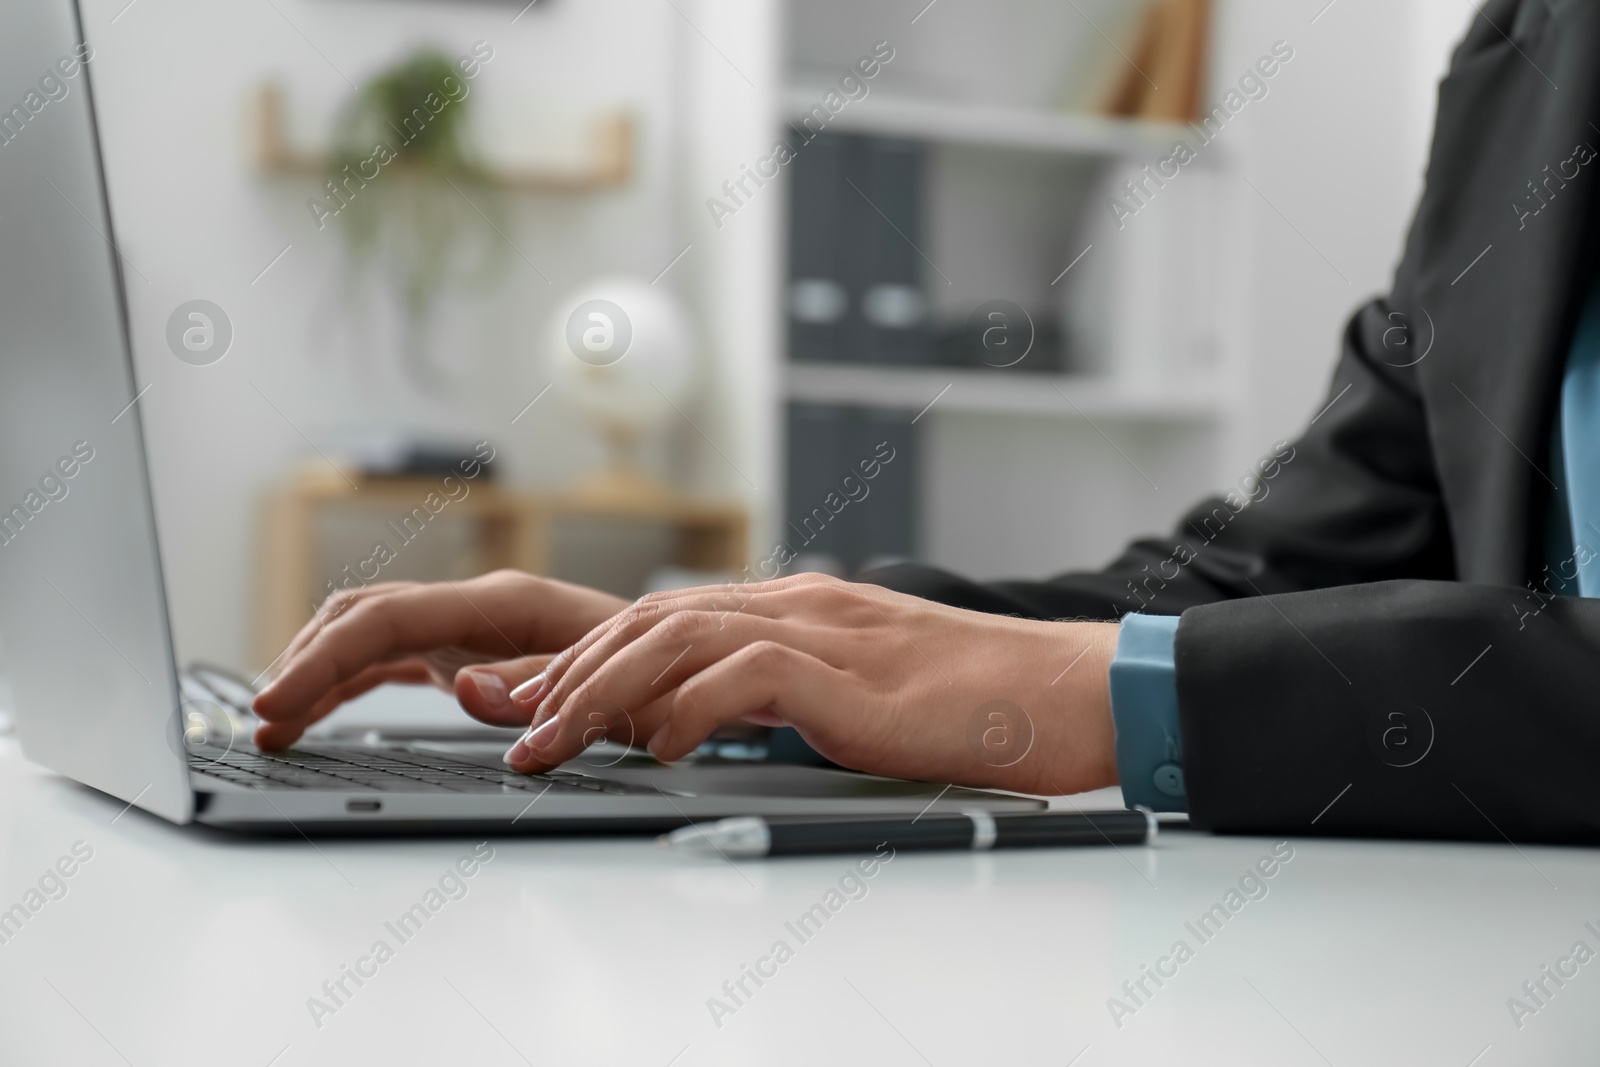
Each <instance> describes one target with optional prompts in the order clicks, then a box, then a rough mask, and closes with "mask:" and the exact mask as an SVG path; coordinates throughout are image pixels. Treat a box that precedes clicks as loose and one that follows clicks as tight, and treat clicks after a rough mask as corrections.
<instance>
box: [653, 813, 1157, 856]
mask: <svg viewBox="0 0 1600 1067" xmlns="http://www.w3.org/2000/svg"><path fill="white" fill-rule="evenodd" d="M1155 837H1156V817H1155V814H1154V813H1152V812H1150V811H1148V810H1146V809H1144V808H1140V809H1138V810H1136V811H1094V812H1067V811H1052V812H1042V813H1039V814H1024V815H993V814H991V813H989V812H987V811H964V812H961V813H959V814H956V815H930V816H926V817H923V818H917V819H850V820H840V821H829V822H816V821H798V820H781V821H768V820H766V819H763V818H759V817H757V816H745V817H742V818H737V819H721V820H719V821H717V822H714V823H708V824H705V825H694V826H684V827H681V828H680V829H677V830H674V831H672V832H671V833H670V834H665V835H663V836H661V837H659V838H657V839H656V843H657V844H658V845H661V846H662V847H663V848H669V849H673V850H675V851H683V852H720V853H722V854H723V855H727V856H803V855H817V854H820V853H827V852H873V851H876V850H877V849H878V848H879V847H881V846H882V845H884V844H888V845H890V846H891V847H893V848H894V849H896V850H900V851H915V850H918V849H971V850H972V851H974V852H982V851H985V850H987V849H991V848H1042V847H1054V846H1059V845H1144V844H1149V843H1150V842H1151V841H1154V840H1155Z"/></svg>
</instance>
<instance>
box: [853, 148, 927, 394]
mask: <svg viewBox="0 0 1600 1067" xmlns="http://www.w3.org/2000/svg"><path fill="white" fill-rule="evenodd" d="M850 141H851V142H852V143H851V144H850V146H849V152H848V154H847V156H846V160H847V162H846V166H845V175H846V177H847V178H848V179H849V182H850V185H847V186H846V193H847V194H848V195H849V197H850V198H851V199H850V201H849V204H850V211H851V214H852V215H853V218H854V224H853V225H852V226H851V227H850V236H851V239H852V245H851V246H850V247H849V251H848V253H847V254H848V255H849V258H850V262H851V263H852V265H853V266H854V270H852V271H851V272H850V281H851V292H850V298H851V299H850V310H849V316H848V321H849V324H850V332H851V334H852V336H851V346H850V347H851V349H852V350H853V352H854V354H855V359H856V360H858V361H860V362H863V363H891V364H900V365H916V364H925V363H927V362H929V360H930V359H931V357H932V346H931V344H930V331H929V312H930V304H929V300H928V294H927V287H926V283H925V272H926V271H927V270H929V269H930V268H928V265H927V262H926V261H925V260H924V259H923V258H922V253H921V252H919V251H918V249H919V248H921V247H922V246H923V245H924V244H925V243H926V240H925V237H924V230H925V226H924V205H923V166H924V149H923V146H922V145H921V144H920V143H918V142H916V141H906V140H897V139H891V138H884V137H854V138H850ZM851 186H853V188H852V187H851Z"/></svg>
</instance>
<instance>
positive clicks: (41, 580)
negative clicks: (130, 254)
mask: <svg viewBox="0 0 1600 1067" xmlns="http://www.w3.org/2000/svg"><path fill="white" fill-rule="evenodd" d="M81 26H82V23H81V19H80V17H79V13H78V11H77V9H76V5H75V4H74V3H73V2H72V0H29V2H28V3H7V4H4V5H0V640H3V648H4V663H3V665H0V669H3V670H4V672H5V674H6V676H7V677H8V678H9V680H10V682H11V686H12V691H13V694H14V697H15V701H16V721H17V732H18V736H19V738H20V740H21V742H22V747H23V750H24V752H25V753H26V754H27V755H28V756H29V757H30V758H32V759H34V760H36V761H37V762H40V763H42V764H44V765H46V766H48V767H50V768H52V769H54V770H56V771H59V772H61V773H62V774H65V775H68V776H70V777H72V778H75V779H77V780H78V781H81V782H84V783H86V784H88V785H92V786H95V787H96V788H98V789H102V790H104V791H106V792H108V793H111V794H113V795H114V796H118V797H121V798H123V799H124V800H128V801H135V800H136V798H137V800H136V802H137V803H138V804H139V805H140V806H141V807H144V808H147V809H149V810H151V811H154V812H156V813H158V814H160V815H163V816H166V817H167V818H169V819H175V820H178V821H186V820H187V819H188V818H189V817H190V816H191V814H192V808H193V802H192V794H191V792H190V789H189V785H188V776H187V771H186V768H185V761H184V759H183V756H182V752H183V750H182V746H181V742H180V739H179V731H178V717H177V712H176V705H177V684H176V678H175V672H174V669H173V659H172V648H171V638H170V633H169V629H168V625H167V614H166V601H165V597H164V593H163V587H162V580H161V568H160V561H159V558H158V554H157V547H156V539H155V527H154V522H153V518H152V515H151V505H150V493H149V486H148V476H147V472H146V469H145V457H144V449H143V437H142V431H141V428H140V421H139V406H138V404H136V403H134V402H133V401H134V398H135V395H136V393H137V388H136V386H135V383H134V381H133V374H132V368H131V365H130V361H129V348H128V338H127V333H126V329H125V324H126V316H125V311H124V306H123V300H122V289H121V286H122V280H123V264H121V263H119V254H118V253H117V251H116V249H115V245H114V242H115V241H116V235H115V233H113V231H112V227H111V219H110V213H109V210H108V208H107V203H106V197H105V188H104V182H103V177H102V172H101V163H100V153H99V147H98V143H97V137H96V130H95V120H94V108H93V101H92V97H91V93H90V82H91V79H92V77H93V75H94V69H95V64H94V53H93V50H92V48H91V47H90V46H91V45H92V42H89V43H85V42H84V38H83V32H82V28H81Z"/></svg>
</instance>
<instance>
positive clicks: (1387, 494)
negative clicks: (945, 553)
mask: <svg viewBox="0 0 1600 1067" xmlns="http://www.w3.org/2000/svg"><path fill="white" fill-rule="evenodd" d="M1502 31H1503V32H1502ZM1597 57H1600V4H1595V3H1590V2H1582V0H1490V2H1489V3H1487V4H1484V5H1483V14H1482V15H1481V16H1480V17H1477V18H1475V19H1474V22H1473V24H1472V27H1471V29H1470V30H1469V32H1468V35H1467V37H1466V39H1465V40H1464V41H1463V42H1462V43H1461V45H1460V46H1459V47H1458V48H1457V50H1456V53H1455V56H1454V59H1453V61H1452V63H1451V67H1450V72H1449V74H1448V76H1447V77H1446V78H1445V79H1444V81H1443V82H1442V83H1441V84H1440V87H1439V112H1438V123H1437V126H1436V130H1435V134H1434V141H1433V148H1432V156H1431V159H1430V161H1429V164H1428V170H1427V182H1426V187H1425V190H1424V193H1423V196H1422V200H1421V202H1420V204H1419V206H1418V208H1417V212H1416V216H1415V218H1414V219H1413V221H1412V225H1411V231H1410V234H1409V236H1408V238H1407V241H1406V246H1405V253H1404V256H1403V258H1402V260H1401V262H1400V265H1399V267H1398V268H1397V270H1396V273H1395V279H1394V288H1393V292H1392V293H1391V294H1390V295H1389V297H1388V298H1387V299H1382V300H1375V301H1373V302H1372V303H1371V304H1368V305H1366V306H1365V307H1363V308H1361V309H1360V310H1359V311H1357V312H1356V314H1355V315H1354V317H1353V318H1352V319H1351V320H1350V323H1349V325H1348V327H1347V328H1346V330H1345V333H1344V343H1343V352H1342V354H1341V356H1340V359H1339V362H1338V365H1337V367H1336V369H1335V370H1334V374H1333V381H1332V384H1331V386H1330V389H1329V392H1328V395H1327V398H1326V400H1325V401H1324V403H1325V404H1326V405H1327V406H1326V408H1325V409H1324V410H1322V411H1321V414H1320V415H1319V416H1318V417H1316V418H1315V420H1314V421H1313V422H1312V424H1311V425H1310V426H1309V427H1308V428H1307V429H1306V431H1305V434H1304V436H1303V437H1301V438H1300V439H1299V440H1298V441H1296V442H1294V443H1293V449H1294V451H1293V453H1292V458H1290V459H1289V461H1288V462H1287V463H1283V462H1281V461H1280V465H1279V466H1278V467H1276V468H1269V470H1268V473H1270V474H1271V475H1272V477H1271V479H1270V480H1269V481H1267V483H1266V485H1267V487H1268V491H1267V493H1266V495H1265V496H1263V497H1261V498H1260V499H1259V501H1258V502H1256V503H1253V504H1251V505H1250V506H1249V507H1245V508H1243V509H1242V510H1239V511H1237V513H1235V507H1237V505H1238V502H1239V501H1238V496H1237V495H1236V496H1235V497H1234V499H1233V500H1232V501H1231V502H1230V501H1225V500H1223V499H1221V498H1218V499H1212V500H1207V501H1205V502H1204V503H1202V504H1200V505H1199V506H1198V507H1197V508H1195V509H1194V510H1193V511H1192V512H1191V513H1190V514H1189V515H1188V516H1186V517H1185V518H1184V519H1183V520H1182V521H1181V522H1180V523H1179V524H1178V527H1177V530H1176V531H1175V532H1174V534H1173V535H1172V536H1171V537H1168V538H1162V539H1153V540H1145V541H1139V542H1136V543H1134V544H1133V545H1131V546H1130V547H1129V548H1128V549H1127V551H1126V553H1125V554H1124V555H1122V556H1121V557H1120V558H1119V559H1117V560H1116V561H1115V562H1114V563H1112V564H1111V565H1110V566H1109V567H1108V568H1106V569H1105V570H1104V571H1101V572H1099V573H1094V574H1065V575H1061V576H1058V577H1056V578H1052V579H1050V580H1048V581H1043V582H998V583H993V584H988V585H980V584H976V583H973V582H968V581H966V580H963V579H960V578H957V577H955V576H952V575H949V574H946V573H943V572H940V571H937V570H934V569H932V568H926V567H916V566H902V567H896V568H890V569H887V570H884V571H879V572H876V573H874V574H872V575H870V576H869V578H868V580H870V581H875V582H878V583H880V584H883V585H887V586H890V587H892V588H897V589H900V590H902V591H905V592H911V593H916V594H918V595H921V596H926V597H928V598H930V599H934V600H939V601H942V602H945V603H949V604H954V605H958V606H962V607H967V608H972V609H976V610H980V611H988V612H1000V613H1010V614H1017V615H1023V616H1029V617H1036V618H1068V617H1081V618H1092V619H1107V620H1109V619H1115V618H1118V617H1120V616H1121V615H1123V614H1125V613H1127V612H1129V611H1136V610H1144V611H1147V612H1150V613H1154V614H1179V613H1181V614H1182V617H1183V618H1182V622H1181V623H1180V625H1179V627H1178V637H1177V685H1178V697H1179V705H1180V715H1181V719H1182V724H1183V744H1184V765H1185V777H1186V781H1187V787H1188V794H1189V806H1190V814H1191V817H1192V819H1193V821H1194V823H1195V824H1197V825H1199V826H1201V827H1204V828H1208V829H1211V830H1216V831H1223V832H1236V833H1273V834H1279V833H1324V834H1346V835H1365V836H1374V835H1384V836H1389V835H1393V836H1419V837H1450V838H1481V839H1486V840H1495V841H1497V840H1503V839H1506V838H1510V839H1513V840H1521V841H1531V840H1549V841H1600V600H1579V599H1575V598H1566V597H1563V598H1561V599H1555V598H1553V597H1552V596H1550V594H1549V593H1548V592H1546V591H1545V586H1544V584H1543V577H1544V576H1543V573H1542V567H1543V565H1544V562H1545V561H1544V559H1543V546H1542V532H1543V530H1544V528H1545V522H1544V518H1545V515H1546V513H1547V510H1548V508H1549V506H1550V504H1551V503H1552V494H1553V493H1557V492H1559V488H1558V487H1557V486H1556V485H1555V483H1554V481H1552V478H1553V477H1554V476H1553V475H1552V473H1551V470H1550V465H1549V462H1548V458H1549V452H1550V449H1549V442H1550V435H1551V431H1552V420H1553V417H1554V414H1555V411H1556V405H1557V400H1558V396H1559V391H1560V386H1561V376H1562V372H1563V368H1564V363H1565V359H1566V353H1567V349H1568V346H1569V343H1570V340H1571V337H1572V333H1573V329H1574V326H1575V320H1576V318H1577V314H1578V311H1579V310H1580V307H1581V303H1582V299H1583V297H1584V296H1585V295H1586V293H1587V290H1588V287H1589V283H1590V280H1591V278H1592V277H1593V273H1594V266H1595V264H1594V257H1593V256H1592V255H1591V253H1590V249H1592V248H1594V247H1595V246H1596V239H1595V233H1594V229H1595V228H1594V225H1593V223H1594V215H1595V212H1594V211H1593V210H1592V208H1593V205H1594V204H1595V202H1596V190H1597V188H1600V186H1597V183H1600V158H1595V150H1597V149H1600V107H1597V103H1600V62H1597ZM1579 146H1585V147H1583V148H1580V147H1579ZM1574 169H1576V171H1577V173H1576V174H1574ZM1536 189H1537V193H1536V192H1535V190H1536ZM1535 209H1538V210H1537V212H1536V213H1535ZM1397 331H1398V332H1397ZM1402 341H1404V342H1405V343H1403V344H1402V343H1400V342H1402ZM1424 353H1426V354H1425V355H1424ZM1419 357H1421V358H1420V360H1419ZM1319 408H1322V405H1319ZM1284 455H1285V456H1288V453H1287V450H1285V452H1284ZM1583 474H1584V475H1585V476H1588V477H1600V471H1588V472H1583ZM1558 502H1559V501H1558ZM1230 503H1231V504H1232V505H1233V506H1230ZM1589 544H1590V545H1591V546H1592V547H1594V548H1595V549H1597V550H1600V535H1596V536H1595V537H1594V538H1593V539H1592V540H1591V541H1590V542H1589ZM1190 556H1192V558H1189V557H1190Z"/></svg>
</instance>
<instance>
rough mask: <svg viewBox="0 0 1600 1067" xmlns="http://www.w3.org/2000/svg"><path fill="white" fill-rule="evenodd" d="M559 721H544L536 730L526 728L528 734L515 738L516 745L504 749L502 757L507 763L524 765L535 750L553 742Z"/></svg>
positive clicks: (551, 719) (553, 719)
mask: <svg viewBox="0 0 1600 1067" xmlns="http://www.w3.org/2000/svg"><path fill="white" fill-rule="evenodd" d="M559 721H560V720H558V719H555V718H550V719H546V720H545V721H544V722H542V723H540V724H539V726H538V727H537V728H535V727H532V726H530V727H528V732H527V733H525V734H523V735H522V736H521V737H519V738H517V743H516V744H514V745H512V746H511V747H510V748H508V749H506V754H505V756H504V757H503V758H504V759H505V761H506V762H507V763H513V764H515V763H526V762H527V760H528V757H529V756H532V755H533V750H534V749H536V748H544V747H545V746H546V745H548V744H549V743H550V742H551V741H553V740H555V736H556V730H557V729H558V728H559V727H558V725H557V724H558V723H559Z"/></svg>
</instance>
